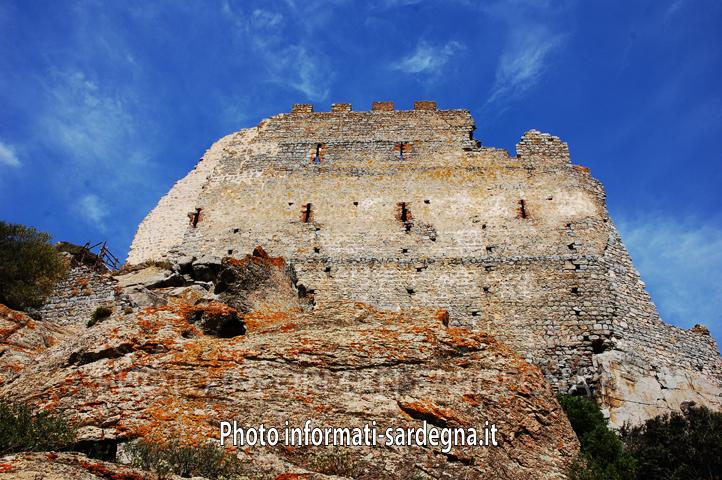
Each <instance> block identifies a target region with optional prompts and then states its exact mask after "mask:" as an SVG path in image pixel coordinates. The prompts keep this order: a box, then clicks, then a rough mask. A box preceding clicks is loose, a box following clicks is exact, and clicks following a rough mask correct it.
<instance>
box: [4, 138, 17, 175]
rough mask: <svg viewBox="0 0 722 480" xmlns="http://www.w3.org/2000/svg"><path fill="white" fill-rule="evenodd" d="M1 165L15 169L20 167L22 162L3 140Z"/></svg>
mask: <svg viewBox="0 0 722 480" xmlns="http://www.w3.org/2000/svg"><path fill="white" fill-rule="evenodd" d="M0 165H5V166H8V167H15V168H17V167H19V166H20V160H18V157H17V155H16V154H15V149H14V148H13V147H12V146H10V145H8V144H7V143H5V142H3V141H2V140H0Z"/></svg>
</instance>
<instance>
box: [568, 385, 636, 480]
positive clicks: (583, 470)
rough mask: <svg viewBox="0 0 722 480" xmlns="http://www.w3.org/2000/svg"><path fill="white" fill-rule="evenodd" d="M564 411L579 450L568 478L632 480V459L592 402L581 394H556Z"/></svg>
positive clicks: (576, 479) (579, 479)
mask: <svg viewBox="0 0 722 480" xmlns="http://www.w3.org/2000/svg"><path fill="white" fill-rule="evenodd" d="M559 403H561V405H562V408H563V409H564V413H566V415H567V417H568V418H569V423H571V425H572V428H573V429H574V433H576V434H577V438H578V439H579V443H580V445H581V450H580V452H579V458H578V459H577V460H576V461H575V462H574V464H573V465H572V467H571V469H570V472H569V478H570V479H572V480H633V479H634V478H636V476H635V461H634V458H633V457H632V456H631V455H630V454H629V452H627V451H626V450H625V448H624V444H623V443H622V441H621V440H620V439H619V437H617V435H616V433H614V432H613V431H611V430H610V429H609V427H607V421H606V420H605V418H604V415H602V412H601V411H600V410H599V407H598V406H597V404H595V403H594V402H591V401H589V400H587V399H585V398H582V397H573V396H570V395H559Z"/></svg>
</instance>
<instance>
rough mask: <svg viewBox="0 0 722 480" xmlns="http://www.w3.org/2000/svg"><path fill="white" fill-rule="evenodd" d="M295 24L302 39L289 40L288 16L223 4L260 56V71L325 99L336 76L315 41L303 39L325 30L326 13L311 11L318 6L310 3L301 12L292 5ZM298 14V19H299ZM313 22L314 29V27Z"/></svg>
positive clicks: (308, 95) (243, 41)
mask: <svg viewBox="0 0 722 480" xmlns="http://www.w3.org/2000/svg"><path fill="white" fill-rule="evenodd" d="M289 7H291V8H290V12H289V15H291V16H292V17H293V18H292V20H293V22H290V23H293V24H294V25H297V26H299V27H300V28H301V29H303V30H304V33H303V34H302V35H300V36H299V39H301V40H299V41H298V42H291V43H289V42H288V40H287V37H286V35H284V34H287V33H288V32H285V31H284V28H285V27H286V18H285V17H284V16H283V15H282V14H280V13H278V12H273V11H270V10H264V9H259V8H257V9H254V10H253V11H251V12H250V13H245V12H243V11H242V9H240V8H238V9H237V8H235V7H234V4H233V3H231V2H228V1H226V2H225V3H224V4H223V7H222V12H223V14H224V16H225V17H226V18H227V19H228V20H229V21H231V23H232V24H233V25H234V26H235V27H236V32H237V34H238V35H239V36H240V38H239V40H240V44H242V45H244V46H245V45H249V46H250V47H251V48H252V49H253V52H254V53H255V54H256V55H258V57H259V62H258V63H259V71H264V72H265V74H266V79H267V81H268V82H271V83H274V84H276V85H278V86H285V87H290V88H293V89H294V90H296V91H298V92H301V93H302V94H303V95H304V96H305V97H306V98H308V99H309V100H312V101H323V100H325V99H326V98H327V97H328V95H329V91H330V86H331V83H332V81H333V78H334V74H333V71H332V70H331V68H330V67H329V65H328V61H327V59H326V58H325V57H324V56H322V55H321V54H320V53H319V52H318V51H317V50H315V49H314V48H313V47H312V43H309V42H308V41H305V40H302V39H303V38H309V39H313V38H315V36H316V35H317V32H318V30H321V29H320V28H319V26H318V23H319V22H321V21H322V20H321V19H322V18H324V15H316V14H311V13H309V12H310V11H311V10H313V9H315V8H317V6H316V5H314V4H312V3H310V4H308V5H305V9H304V10H303V11H299V10H298V8H297V7H296V6H295V5H294V4H289ZM296 17H297V18H296ZM311 24H313V25H314V26H315V27H314V29H312V30H310V28H311V27H310V25H311Z"/></svg>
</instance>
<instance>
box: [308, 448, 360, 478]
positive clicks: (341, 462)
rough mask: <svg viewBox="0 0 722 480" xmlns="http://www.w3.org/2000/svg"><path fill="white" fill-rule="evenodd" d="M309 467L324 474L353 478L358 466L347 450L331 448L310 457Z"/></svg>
mask: <svg viewBox="0 0 722 480" xmlns="http://www.w3.org/2000/svg"><path fill="white" fill-rule="evenodd" d="M309 468H310V469H311V470H313V471H314V472H318V473H323V474H326V475H338V476H341V477H350V478H354V477H356V476H357V474H358V472H357V470H358V468H356V465H355V463H354V461H353V457H351V453H350V452H349V451H348V450H344V449H340V448H333V449H327V450H324V451H322V452H320V453H318V454H316V455H315V456H313V457H312V458H311V462H310V465H309Z"/></svg>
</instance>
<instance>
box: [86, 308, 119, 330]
mask: <svg viewBox="0 0 722 480" xmlns="http://www.w3.org/2000/svg"><path fill="white" fill-rule="evenodd" d="M112 314H113V309H112V308H110V307H105V306H102V305H101V306H100V307H98V308H96V309H95V311H94V312H93V315H92V317H90V320H88V324H87V325H88V327H92V326H93V325H95V324H96V323H98V322H102V321H103V320H105V319H106V318H108V317H110V316H111V315H112Z"/></svg>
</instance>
